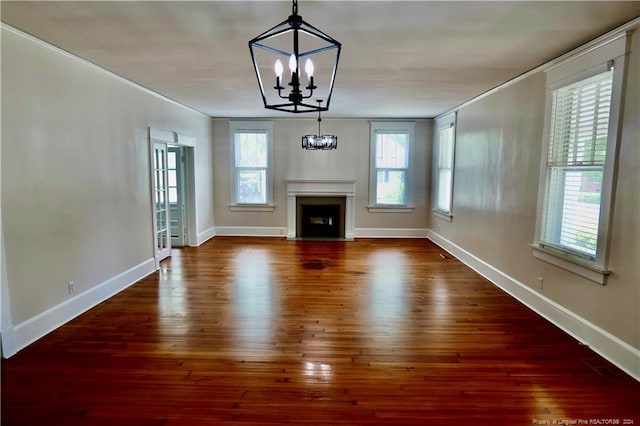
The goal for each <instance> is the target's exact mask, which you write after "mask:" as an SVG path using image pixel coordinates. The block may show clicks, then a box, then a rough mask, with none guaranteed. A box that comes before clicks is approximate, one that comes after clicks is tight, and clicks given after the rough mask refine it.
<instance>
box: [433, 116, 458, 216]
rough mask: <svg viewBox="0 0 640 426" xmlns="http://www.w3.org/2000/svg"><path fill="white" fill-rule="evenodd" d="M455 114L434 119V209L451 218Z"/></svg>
mask: <svg viewBox="0 0 640 426" xmlns="http://www.w3.org/2000/svg"><path fill="white" fill-rule="evenodd" d="M455 122H456V115H455V113H454V114H449V115H447V116H445V117H442V118H439V119H438V120H436V143H435V145H434V148H435V152H434V158H435V159H436V164H435V176H434V183H435V185H434V188H435V190H434V195H435V197H434V198H435V200H434V204H435V209H434V210H435V211H436V213H441V216H444V217H445V218H448V219H449V220H450V219H451V204H452V196H453V158H454V150H455Z"/></svg>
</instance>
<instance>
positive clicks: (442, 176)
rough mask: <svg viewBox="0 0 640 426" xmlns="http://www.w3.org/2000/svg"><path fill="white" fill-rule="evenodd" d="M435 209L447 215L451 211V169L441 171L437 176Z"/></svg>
mask: <svg viewBox="0 0 640 426" xmlns="http://www.w3.org/2000/svg"><path fill="white" fill-rule="evenodd" d="M436 208H437V209H438V210H441V211H443V212H447V213H449V211H450V210H451V169H441V170H440V172H439V174H438V199H437V202H436Z"/></svg>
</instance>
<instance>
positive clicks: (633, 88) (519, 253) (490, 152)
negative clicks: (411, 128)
mask: <svg viewBox="0 0 640 426" xmlns="http://www.w3.org/2000/svg"><path fill="white" fill-rule="evenodd" d="M630 49H631V51H630V55H629V57H628V72H627V86H626V91H625V98H624V116H623V123H622V139H621V149H620V156H619V162H618V166H619V167H618V183H617V186H616V193H615V205H614V213H613V231H612V235H611V252H610V256H611V257H610V262H609V266H610V269H611V271H612V273H611V275H610V276H609V279H608V282H607V285H606V286H601V285H599V284H596V283H595V282H592V281H589V280H587V279H585V278H582V277H580V276H578V275H576V274H573V273H571V272H567V271H565V270H563V269H560V268H558V267H556V266H553V265H550V264H548V263H545V262H543V261H540V260H537V259H534V257H533V255H532V250H531V248H530V247H529V244H531V243H533V241H534V233H535V232H534V231H535V224H536V203H537V196H538V178H539V171H540V155H541V149H542V148H541V144H542V139H543V121H544V106H545V84H546V80H545V75H544V72H542V71H540V72H538V73H535V74H533V75H531V76H529V77H527V78H525V79H523V80H522V81H520V82H518V83H516V84H513V85H510V86H507V87H506V88H504V89H501V90H498V91H497V92H496V93H494V94H491V95H489V96H488V97H485V98H483V99H481V100H478V101H477V102H473V103H471V104H469V105H468V106H465V107H463V108H461V109H460V110H459V112H458V118H457V140H456V151H455V155H456V157H455V163H456V164H455V184H454V196H453V215H454V218H453V221H452V222H447V221H445V220H442V219H440V218H439V217H437V216H435V215H433V214H432V215H431V221H430V227H431V229H432V230H433V231H434V234H433V235H432V238H433V239H434V240H435V241H436V242H438V243H440V244H442V245H443V246H444V247H446V248H449V249H451V250H452V251H453V252H454V254H457V255H459V256H461V257H462V258H464V259H465V260H466V261H468V262H469V263H470V264H471V265H472V266H474V267H475V268H476V269H478V270H479V271H481V272H483V273H484V274H485V275H486V276H488V277H489V278H491V279H492V280H493V281H495V282H498V283H499V284H500V285H502V286H503V287H505V288H506V289H507V290H508V291H510V292H511V293H512V294H515V295H516V296H518V297H519V298H521V300H523V301H525V302H526V303H528V304H529V305H530V306H532V307H533V308H534V309H536V310H538V311H539V312H542V313H543V314H545V316H547V318H549V319H551V320H552V321H554V322H556V323H557V324H558V325H560V326H561V327H563V328H564V329H565V330H567V331H569V332H570V333H571V334H573V335H574V336H576V337H577V338H579V339H580V340H582V341H584V342H586V343H587V344H590V345H592V347H593V348H594V349H595V350H596V351H598V352H600V353H602V354H604V355H605V356H607V357H608V358H609V359H611V360H612V361H614V362H615V363H617V364H618V365H619V366H622V367H623V368H625V369H626V370H627V371H628V372H630V373H631V374H633V375H634V376H635V377H636V378H639V379H640V351H639V349H640V214H639V213H638V212H640V190H639V188H640V143H639V141H640V131H639V123H640V99H639V92H640V77H639V73H638V69H640V33H638V32H637V31H636V32H635V33H634V34H633V36H632V38H631V43H630ZM538 277H542V278H543V279H544V284H543V288H542V289H538V286H537V282H538Z"/></svg>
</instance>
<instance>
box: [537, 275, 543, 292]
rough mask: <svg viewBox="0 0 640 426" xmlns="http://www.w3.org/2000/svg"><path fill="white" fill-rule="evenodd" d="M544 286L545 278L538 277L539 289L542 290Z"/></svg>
mask: <svg viewBox="0 0 640 426" xmlns="http://www.w3.org/2000/svg"><path fill="white" fill-rule="evenodd" d="M543 284H544V278H542V277H538V288H539V289H542V285H543Z"/></svg>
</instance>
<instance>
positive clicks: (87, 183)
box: [2, 26, 213, 349]
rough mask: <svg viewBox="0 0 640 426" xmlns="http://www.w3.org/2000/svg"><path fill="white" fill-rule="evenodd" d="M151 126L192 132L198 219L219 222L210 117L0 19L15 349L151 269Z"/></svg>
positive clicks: (202, 227) (202, 224)
mask: <svg viewBox="0 0 640 426" xmlns="http://www.w3.org/2000/svg"><path fill="white" fill-rule="evenodd" d="M148 127H154V128H158V129H164V130H169V131H176V132H178V133H182V134H184V135H188V136H193V137H195V138H196V141H197V142H196V147H195V164H196V176H195V181H196V182H195V188H196V200H197V208H196V210H197V224H196V226H197V231H198V233H202V232H205V231H206V230H208V229H212V228H213V192H212V188H211V182H212V180H213V175H212V159H213V157H212V149H211V138H212V134H211V131H212V121H211V119H210V118H209V117H207V116H204V115H202V114H200V113H197V112H195V111H192V110H189V109H187V108H184V107H182V106H179V105H177V104H175V103H172V102H169V101H167V100H165V99H162V98H160V97H158V96H155V95H153V94H150V93H149V92H147V91H144V90H141V89H140V88H137V87H136V86H134V85H132V84H130V83H127V82H125V81H123V80H122V79H120V78H117V77H115V76H113V75H111V74H109V73H107V72H105V71H103V70H100V69H98V68H96V67H94V66H91V65H88V64H87V63H84V62H83V61H79V60H77V59H75V58H73V57H71V56H70V55H68V54H64V53H61V52H60V51H58V50H56V49H52V48H51V47H47V46H46V45H44V44H43V43H40V42H37V41H34V40H33V39H31V38H30V37H27V36H24V35H22V34H21V33H18V32H16V31H13V30H11V29H10V28H7V27H5V26H3V28H2V154H3V155H2V228H3V237H4V249H5V257H6V276H7V287H8V293H9V294H10V304H9V305H10V309H11V314H12V325H13V329H14V331H15V332H16V342H17V343H16V345H17V347H18V349H19V348H20V347H22V346H24V344H27V343H29V341H30V340H33V338H35V337H39V336H37V334H42V333H43V332H45V331H47V330H45V329H43V328H42V324H44V323H46V322H47V321H48V322H50V323H51V324H52V325H59V324H57V323H60V322H64V321H65V320H68V317H69V316H73V315H75V314H78V313H80V312H77V311H79V310H80V311H81V310H82V309H86V307H87V306H86V305H87V304H89V305H90V304H91V303H97V302H98V301H99V300H100V298H104V297H108V295H109V294H110V293H112V292H113V291H117V290H118V289H120V288H122V287H123V286H126V285H128V284H131V282H133V281H135V280H136V279H137V278H138V277H139V276H140V275H144V274H146V273H148V272H149V261H150V259H152V258H153V233H152V214H151V211H152V210H151V195H150V194H151V192H150V178H149V176H150V172H149V151H148V149H149V148H148ZM132 280H133V281H132ZM69 281H74V282H75V293H74V295H72V296H71V295H69V294H68V283H69ZM130 281H131V282H130ZM3 293H4V292H3ZM82 297H84V299H82ZM81 299H82V300H83V301H82V303H80V302H78V300H81ZM3 305H6V303H3ZM3 314H4V313H3ZM3 319H4V315H3ZM4 326H5V324H3V329H4ZM3 331H4V330H3ZM3 337H4V336H3ZM3 340H4V338H3Z"/></svg>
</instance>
